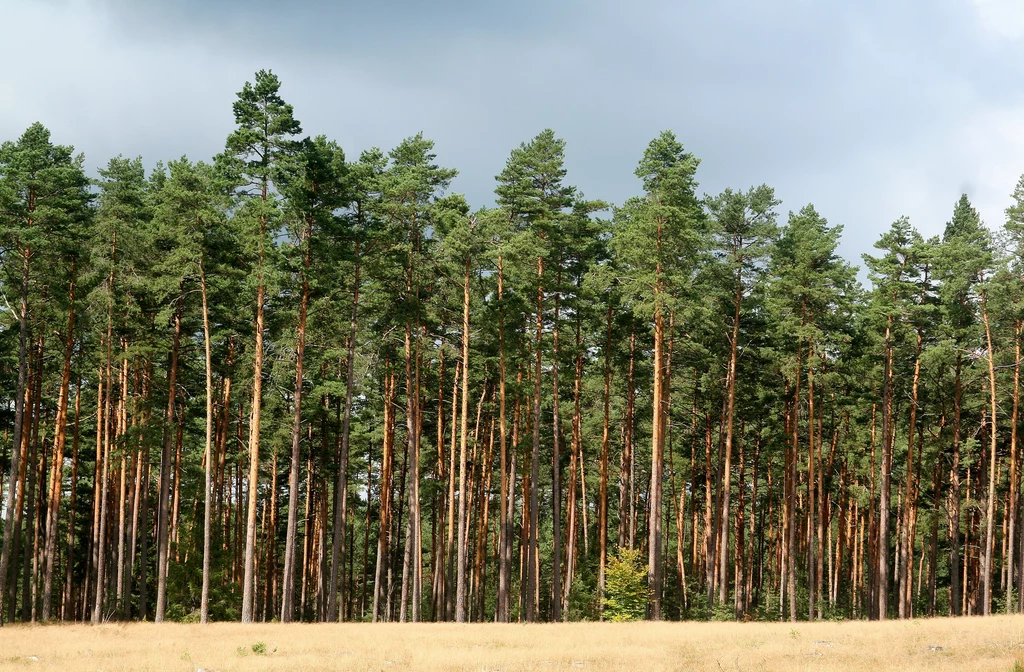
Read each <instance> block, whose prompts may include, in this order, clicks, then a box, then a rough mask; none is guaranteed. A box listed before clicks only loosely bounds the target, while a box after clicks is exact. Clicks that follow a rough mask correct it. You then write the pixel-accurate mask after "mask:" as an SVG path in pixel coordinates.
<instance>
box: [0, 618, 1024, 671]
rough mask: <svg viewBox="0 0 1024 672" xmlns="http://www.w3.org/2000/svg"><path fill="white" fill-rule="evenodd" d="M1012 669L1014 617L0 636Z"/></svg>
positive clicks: (217, 658) (92, 662)
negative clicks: (884, 621) (867, 621)
mask: <svg viewBox="0 0 1024 672" xmlns="http://www.w3.org/2000/svg"><path fill="white" fill-rule="evenodd" d="M1017 660H1022V661H1024V616H1018V617H1006V616H998V617H993V618H987V619H981V618H961V619H934V620H915V621H903V622H901V621H889V622H886V623H863V622H847V623H814V624H811V623H797V624H795V625H794V624H789V623H624V624H611V623H574V624H565V625H558V624H555V625H530V626H526V625H493V624H490V625H461V626H459V625H451V624H424V625H400V624H387V625H370V624H346V625H304V624H292V625H280V624H267V625H240V624H234V623H220V624H214V625H210V626H206V627H203V626H199V625H178V624H164V625H155V624H150V623H141V624H126V625H114V624H108V625H102V626H97V627H91V626H87V625H68V626H17V625H15V626H10V625H7V626H4V627H3V628H2V629H0V670H40V671H42V670H47V671H50V670H68V671H70V672H78V671H82V672H94V671H97V670H103V671H107V670H171V671H175V670H180V671H181V672H196V670H207V671H211V670H217V671H219V672H231V671H233V670H293V671H309V672H312V671H314V670H317V671H318V670H355V671H358V672H367V671H377V670H382V671H385V672H398V671H400V670H415V671H417V672H420V671H431V670H453V671H454V670H460V671H461V670H466V671H472V672H483V671H497V670H501V671H502V672H513V671H518V670H551V671H555V670H573V671H575V670H579V671H580V672H588V671H593V672H597V671H606V670H644V671H656V670H713V671H715V672H719V671H733V670H743V671H746V670H781V671H787V670H830V671H831V670H864V671H867V670H871V671H875V670H950V671H952V670H956V671H957V672H968V671H972V670H996V671H999V672H1012V671H1013V669H1014V664H1015V662H1016V661H1017ZM1021 669H1024V667H1022V668H1021Z"/></svg>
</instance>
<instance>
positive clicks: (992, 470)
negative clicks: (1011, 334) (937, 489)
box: [981, 289, 998, 616]
mask: <svg viewBox="0 0 1024 672" xmlns="http://www.w3.org/2000/svg"><path fill="white" fill-rule="evenodd" d="M981 319H982V322H983V323H984V325H985V343H986V345H987V350H988V357H987V360H988V392H989V404H990V408H991V410H990V413H991V414H992V418H991V420H990V422H991V429H990V430H989V458H988V502H987V503H986V506H985V557H984V560H983V563H982V567H981V572H982V590H983V595H982V602H981V609H982V614H983V615H985V616H988V615H989V614H990V613H992V555H993V553H994V551H995V532H994V525H995V518H996V509H995V504H996V465H997V460H996V439H997V434H996V429H997V426H998V423H997V422H996V410H997V408H998V403H997V399H996V367H995V351H994V350H993V348H992V328H991V325H990V322H989V315H988V297H987V293H986V292H985V290H984V289H983V290H981Z"/></svg>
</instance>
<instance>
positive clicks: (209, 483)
mask: <svg viewBox="0 0 1024 672" xmlns="http://www.w3.org/2000/svg"><path fill="white" fill-rule="evenodd" d="M199 288H200V290H201V292H202V298H203V350H204V354H205V356H206V357H205V358H206V448H205V450H206V452H205V453H204V463H205V464H204V465H203V466H204V467H205V474H204V481H203V587H202V593H201V595H200V598H199V622H200V623H207V622H209V620H210V560H211V557H210V555H211V553H212V549H211V539H210V536H211V534H212V529H211V528H212V524H213V520H212V517H211V516H212V513H213V511H212V509H213V492H212V490H213V354H212V352H211V347H210V311H209V307H208V306H207V296H206V271H205V269H204V268H203V262H202V260H200V261H199Z"/></svg>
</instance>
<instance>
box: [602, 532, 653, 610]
mask: <svg viewBox="0 0 1024 672" xmlns="http://www.w3.org/2000/svg"><path fill="white" fill-rule="evenodd" d="M604 576H605V587H604V598H603V599H602V600H601V604H602V607H603V614H604V618H605V620H608V621H636V620H640V619H642V618H643V617H644V614H645V613H646V611H647V602H648V601H649V600H650V596H651V591H650V588H648V586H647V565H645V564H644V563H643V561H642V560H641V555H640V551H639V550H637V549H630V548H622V547H620V548H619V549H617V550H616V551H615V555H613V556H611V557H610V558H608V566H607V567H606V568H605V575H604Z"/></svg>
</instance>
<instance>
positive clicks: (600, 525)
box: [597, 302, 612, 599]
mask: <svg viewBox="0 0 1024 672" xmlns="http://www.w3.org/2000/svg"><path fill="white" fill-rule="evenodd" d="M611 352H612V304H611V303H610V302H609V303H608V317H607V335H606V337H605V343H604V396H603V402H604V405H603V414H602V418H601V482H600V485H599V486H598V493H597V546H598V569H597V591H598V598H599V599H600V598H603V597H604V588H605V568H606V567H607V566H608V449H609V435H608V434H609V422H608V421H609V418H608V416H609V414H610V412H611V378H612V366H611V357H612V355H611Z"/></svg>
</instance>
